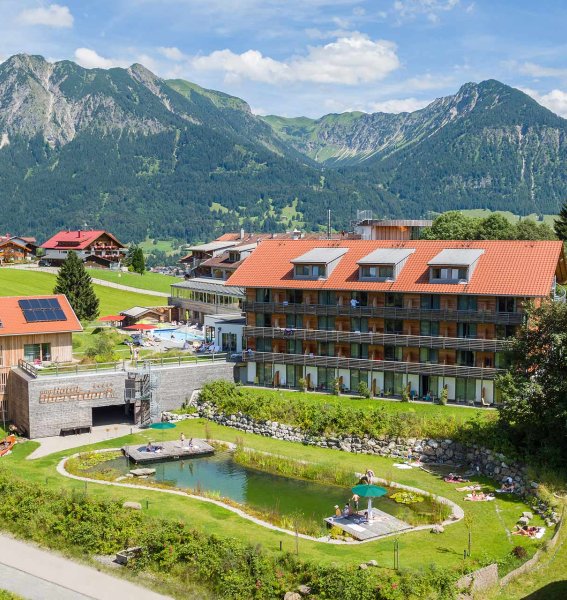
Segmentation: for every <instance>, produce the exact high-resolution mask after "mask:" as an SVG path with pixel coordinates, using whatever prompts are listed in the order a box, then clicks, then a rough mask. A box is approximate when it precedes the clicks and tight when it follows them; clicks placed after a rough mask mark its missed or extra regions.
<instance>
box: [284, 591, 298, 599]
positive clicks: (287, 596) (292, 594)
mask: <svg viewBox="0 0 567 600" xmlns="http://www.w3.org/2000/svg"><path fill="white" fill-rule="evenodd" d="M284 600H301V596H300V595H299V594H298V593H297V592H286V593H285V596H284Z"/></svg>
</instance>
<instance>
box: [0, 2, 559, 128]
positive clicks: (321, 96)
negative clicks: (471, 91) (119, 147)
mask: <svg viewBox="0 0 567 600" xmlns="http://www.w3.org/2000/svg"><path fill="white" fill-rule="evenodd" d="M566 27H567V2H566V1H565V0H539V1H537V2H536V1H534V0H233V1H229V0H59V2H57V3H53V2H50V1H49V0H0V61H2V60H5V59H6V58H8V57H9V56H11V55H13V54H17V53H23V52H25V53H29V54H41V55H43V56H45V57H46V58H47V59H48V60H50V61H57V60H64V59H70V60H74V61H76V62H78V63H79V64H81V65H82V66H84V67H86V68H94V67H97V68H109V67H114V66H120V67H126V66H129V65H130V64H132V63H134V62H139V63H142V64H143V65H145V66H146V67H147V68H149V69H150V70H152V71H153V72H155V73H156V74H158V75H159V76H161V77H164V78H183V79H187V80H189V81H193V82H195V83H198V84H199V85H201V86H203V87H207V88H212V89H217V90H222V91H224V92H227V93H229V94H233V95H235V96H238V97H240V98H243V99H244V100H246V101H247V102H248V103H249V104H250V106H251V108H252V110H253V111H254V112H255V113H257V114H278V115H282V116H289V117H291V116H302V115H303V116H309V117H319V116H322V115H323V114H327V113H330V112H345V111H350V110H361V111H365V112H377V111H384V112H402V111H412V110H417V109H419V108H422V107H423V106H426V105H427V104H428V103H429V102H431V101H432V100H434V99H435V98H438V97H440V96H446V95H449V94H454V93H455V92H456V91H457V90H458V89H459V87H460V86H461V85H462V84H463V83H466V82H469V81H477V82H478V81H482V80H485V79H490V78H493V79H498V80H500V81H502V82H503V83H507V84H509V85H512V86H514V87H518V88H520V89H522V90H523V91H525V92H527V93H528V94H530V95H531V96H533V97H534V98H535V99H536V100H537V101H538V102H540V103H541V104H543V105H544V106H547V107H548V108H550V109H551V110H553V111H554V112H556V113H558V114H561V115H562V116H565V117H567V37H566V36H565V29H566Z"/></svg>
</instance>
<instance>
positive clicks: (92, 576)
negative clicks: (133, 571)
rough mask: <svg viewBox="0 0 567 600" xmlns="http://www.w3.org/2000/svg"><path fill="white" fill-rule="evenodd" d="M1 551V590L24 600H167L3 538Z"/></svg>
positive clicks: (9, 538)
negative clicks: (24, 599)
mask: <svg viewBox="0 0 567 600" xmlns="http://www.w3.org/2000/svg"><path fill="white" fill-rule="evenodd" d="M0 547H1V548H2V552H0V588H2V589H5V590H8V591H10V592H12V593H14V594H18V595H20V596H22V597H23V598H26V600H167V599H169V596H162V595H161V594H156V593H155V592H152V591H150V590H147V589H145V588H142V587H139V586H137V585H134V584H132V583H130V582H129V581H125V580H124V579H119V578H117V577H112V576H111V575H107V574H106V573H101V572H100V571H97V570H96V569H94V568H93V567H87V566H85V565H81V564H79V563H76V562H73V561H71V560H69V559H67V558H64V557H62V556H59V555H57V554H53V553H51V552H47V551H46V550H40V549H39V548H37V547H35V546H33V545H31V544H27V543H25V542H21V541H19V540H15V539H13V538H11V537H9V536H6V535H1V534H0Z"/></svg>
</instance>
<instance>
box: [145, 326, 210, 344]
mask: <svg viewBox="0 0 567 600" xmlns="http://www.w3.org/2000/svg"><path fill="white" fill-rule="evenodd" d="M152 333H153V335H154V336H155V337H158V338H160V339H162V340H170V339H172V338H171V336H173V339H175V341H177V342H184V341H185V340H187V341H189V342H202V341H203V340H204V339H205V338H204V336H203V335H201V334H199V333H196V332H195V331H193V330H191V329H186V328H185V327H168V328H167V329H154V330H153V332H152Z"/></svg>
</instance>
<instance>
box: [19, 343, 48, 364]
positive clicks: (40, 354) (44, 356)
mask: <svg viewBox="0 0 567 600" xmlns="http://www.w3.org/2000/svg"><path fill="white" fill-rule="evenodd" d="M24 360H25V361H26V362H29V363H34V362H37V361H50V360H51V344H24Z"/></svg>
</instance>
